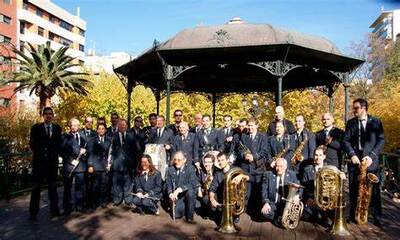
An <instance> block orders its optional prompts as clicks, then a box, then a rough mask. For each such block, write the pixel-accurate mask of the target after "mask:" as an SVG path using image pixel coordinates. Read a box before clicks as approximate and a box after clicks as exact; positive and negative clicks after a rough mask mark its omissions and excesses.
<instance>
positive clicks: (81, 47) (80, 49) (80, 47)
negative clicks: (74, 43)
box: [79, 44, 85, 52]
mask: <svg viewBox="0 0 400 240" xmlns="http://www.w3.org/2000/svg"><path fill="white" fill-rule="evenodd" d="M79 51H81V52H84V51H85V46H83V45H82V44H79Z"/></svg>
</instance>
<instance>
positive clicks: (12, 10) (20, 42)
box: [0, 0, 86, 108]
mask: <svg viewBox="0 0 400 240" xmlns="http://www.w3.org/2000/svg"><path fill="white" fill-rule="evenodd" d="M1 4H3V5H7V6H9V7H8V8H7V9H6V11H5V13H4V15H7V17H8V18H6V21H10V22H11V23H12V24H10V26H8V27H9V28H10V29H9V30H8V31H10V32H6V30H4V31H3V29H2V28H1V26H0V34H1V35H3V34H4V35H7V37H8V38H11V41H12V43H13V45H14V46H16V47H17V48H19V49H22V50H23V49H24V48H25V47H26V44H27V43H30V44H32V45H34V46H36V45H40V44H44V43H46V42H47V41H50V42H51V47H52V48H53V49H58V48H60V47H62V46H67V47H69V49H68V50H67V52H66V54H68V55H70V56H71V57H74V58H77V59H79V60H78V61H83V58H84V56H85V40H86V38H85V34H86V22H85V21H84V20H83V19H82V18H80V16H79V15H80V13H79V8H78V9H77V13H76V15H74V14H71V13H69V12H68V11H66V10H65V9H63V8H61V7H59V6H57V5H56V4H54V3H53V2H51V1H50V0H0V6H1V7H0V14H3V13H2V12H3V7H2V6H3V5H1ZM9 18H10V20H9ZM0 20H1V15H0ZM0 25H2V24H1V23H0ZM1 35H0V40H1ZM8 38H7V40H8ZM14 87H15V86H14ZM0 94H1V93H0ZM14 96H15V99H12V100H11V101H15V102H16V107H17V108H24V107H34V106H36V101H37V99H36V97H35V96H33V95H32V96H29V92H28V91H22V92H18V93H17V94H15V95H14ZM0 98H1V95H0Z"/></svg>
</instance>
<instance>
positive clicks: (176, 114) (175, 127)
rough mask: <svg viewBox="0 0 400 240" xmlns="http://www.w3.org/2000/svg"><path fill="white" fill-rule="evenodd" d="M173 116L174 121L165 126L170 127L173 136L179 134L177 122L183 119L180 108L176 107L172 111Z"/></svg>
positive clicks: (179, 122)
mask: <svg viewBox="0 0 400 240" xmlns="http://www.w3.org/2000/svg"><path fill="white" fill-rule="evenodd" d="M174 118H175V123H172V124H170V125H168V126H167V128H169V129H171V130H172V132H173V134H174V136H176V135H178V134H179V124H181V122H182V121H183V111H182V110H180V109H177V110H175V111H174Z"/></svg>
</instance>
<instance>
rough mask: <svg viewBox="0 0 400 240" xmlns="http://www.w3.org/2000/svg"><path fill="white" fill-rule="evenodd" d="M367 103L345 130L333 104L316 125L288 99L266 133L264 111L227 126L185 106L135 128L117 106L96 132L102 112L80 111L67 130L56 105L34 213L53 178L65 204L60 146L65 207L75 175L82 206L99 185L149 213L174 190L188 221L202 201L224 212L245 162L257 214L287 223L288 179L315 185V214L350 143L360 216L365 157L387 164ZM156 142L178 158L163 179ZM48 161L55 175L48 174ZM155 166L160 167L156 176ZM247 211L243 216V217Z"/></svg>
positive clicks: (176, 210) (44, 142) (43, 135)
mask: <svg viewBox="0 0 400 240" xmlns="http://www.w3.org/2000/svg"><path fill="white" fill-rule="evenodd" d="M367 111H368V103H367V101H365V100H364V99H356V100H355V101H354V102H353V113H354V118H352V119H351V120H349V121H348V122H347V123H346V129H345V131H343V130H341V129H340V128H338V127H336V126H334V118H333V115H332V114H331V113H325V114H323V116H322V125H323V128H322V129H321V130H320V131H318V132H316V133H313V132H311V131H310V130H308V129H307V128H306V127H305V126H306V119H305V117H304V116H303V115H297V116H296V118H295V122H294V124H293V123H292V122H291V121H290V120H288V119H286V118H285V115H284V109H283V107H281V106H278V107H276V109H275V119H274V120H273V121H272V122H271V123H270V124H269V126H268V128H267V132H266V133H262V132H260V131H259V123H258V120H257V119H255V118H250V119H240V120H238V121H237V126H236V127H234V126H233V119H232V116H230V115H224V116H223V126H222V127H221V128H219V129H217V128H213V127H212V126H211V125H212V124H211V122H212V118H211V116H210V115H207V114H205V115H202V114H201V113H197V114H196V115H195V116H194V122H195V125H194V126H193V127H190V126H189V124H188V123H187V122H185V121H184V120H183V119H184V118H183V111H182V110H176V111H175V112H174V118H175V121H174V123H172V124H170V125H168V126H166V124H165V118H164V117H163V116H161V115H156V114H150V115H149V123H150V125H149V126H147V127H145V128H142V126H143V118H142V117H136V118H135V119H134V127H133V128H132V129H128V128H127V121H126V120H124V119H120V118H119V116H118V115H117V114H112V115H111V126H110V127H109V128H108V129H106V126H105V123H102V122H101V123H100V124H98V126H97V132H95V131H94V130H92V129H91V128H92V124H93V119H92V118H91V117H88V118H86V119H85V127H84V128H83V129H82V130H80V131H79V121H78V120H77V119H71V121H70V132H68V133H66V134H64V135H61V128H60V127H59V126H58V125H57V124H55V123H52V116H53V112H52V110H51V108H46V109H45V110H44V111H43V117H44V123H41V124H37V125H35V126H33V127H32V130H31V147H32V151H33V154H34V161H33V166H34V168H33V169H34V172H33V173H34V183H35V184H34V188H33V190H32V198H31V206H30V212H31V216H32V217H36V214H37V211H38V207H37V206H38V192H40V185H41V184H42V182H43V181H44V180H45V179H47V181H48V182H51V183H52V184H49V185H48V186H49V194H50V202H51V204H50V206H51V213H52V214H54V215H57V214H58V205H57V193H56V191H55V183H54V182H55V178H56V176H57V159H56V158H57V157H58V155H61V156H62V158H63V166H64V168H63V170H64V171H63V172H64V174H63V176H64V211H65V212H67V213H68V212H70V211H72V210H73V208H72V204H71V186H72V181H73V178H75V191H74V192H75V194H74V203H75V204H74V206H75V209H76V210H80V209H82V208H84V207H85V206H87V205H86V201H85V199H86V198H85V194H87V192H86V191H88V192H89V193H90V191H91V192H92V194H93V193H94V194H95V197H93V199H95V201H92V203H90V204H92V205H93V206H94V207H96V206H99V205H101V206H103V207H106V205H107V201H108V196H109V195H110V189H112V194H111V195H112V201H113V203H114V204H115V205H119V204H121V203H123V202H125V203H126V204H128V205H131V204H133V205H135V206H136V208H137V209H138V212H139V213H143V212H147V210H149V212H151V213H153V214H158V212H159V210H158V207H157V206H158V201H162V200H163V199H164V200H167V202H170V203H173V204H171V205H170V208H169V210H170V212H171V214H172V215H173V216H174V217H175V218H180V217H183V216H185V217H186V219H187V221H188V222H193V216H194V212H195V209H196V206H200V208H201V209H203V211H202V214H203V215H208V216H206V217H210V218H214V219H218V217H216V216H218V215H219V213H218V211H217V210H216V209H221V204H222V199H221V198H222V195H223V194H222V191H223V179H224V175H225V174H226V173H227V172H228V171H230V169H231V168H233V167H238V168H241V169H242V170H243V171H244V172H245V173H246V174H245V175H239V176H238V178H240V179H245V180H246V181H248V187H247V190H248V191H247V201H248V202H249V203H251V204H248V212H249V214H255V215H258V216H259V217H261V218H265V219H269V220H271V221H274V222H276V223H278V222H277V219H279V216H280V215H281V214H282V211H283V207H284V204H282V201H281V199H282V198H284V197H285V195H286V194H287V187H288V184H289V183H290V182H293V183H300V184H303V185H304V186H306V188H305V189H304V194H303V197H301V195H302V194H300V197H299V199H298V201H303V202H304V204H305V207H306V209H308V210H306V211H305V212H309V213H310V214H309V215H310V216H311V215H313V216H314V215H315V205H313V198H314V196H313V194H311V193H313V190H310V188H312V187H313V186H311V185H312V184H311V182H312V180H313V178H314V177H315V174H316V172H317V171H318V170H319V169H320V168H321V167H323V166H326V165H333V166H335V167H337V168H338V169H342V166H343V165H344V162H343V154H344V153H346V154H347V156H348V157H349V158H350V159H351V161H350V163H349V164H348V172H349V193H350V216H349V220H354V214H355V206H356V204H357V203H356V201H357V194H358V184H359V181H358V176H359V174H360V171H359V165H360V162H361V161H366V163H367V166H368V171H369V172H373V173H375V174H378V171H379V155H380V152H381V150H382V147H383V144H384V135H383V127H382V123H381V122H380V120H379V119H378V118H375V117H372V116H371V115H368V112H367ZM49 126H50V130H48V127H49ZM48 131H50V133H48ZM148 143H153V144H161V145H163V147H164V148H165V150H166V151H167V155H168V159H169V161H168V165H169V167H168V169H167V171H166V173H165V175H166V177H165V179H164V180H160V179H159V178H160V177H159V173H158V172H157V170H155V169H153V168H154V166H153V164H152V160H151V157H150V156H148V155H143V152H144V149H145V147H144V146H145V145H146V144H148ZM213 152H214V154H213ZM215 152H218V153H219V154H215ZM77 163H78V164H77ZM210 163H211V164H210ZM213 163H214V165H215V166H213ZM48 170H51V171H48ZM43 171H45V172H46V174H45V175H43V174H38V173H42V172H43ZM149 171H150V172H151V173H152V174H151V175H152V176H153V177H152V178H151V180H149V179H150V178H149V175H148V173H149ZM88 174H89V175H91V176H92V177H91V178H92V184H88V181H87V175H88ZM148 181H150V182H148ZM238 181H239V180H237V179H236V180H234V182H238ZM160 182H161V183H160ZM53 183H54V184H53ZM310 184H311V185H310ZM77 185H79V186H77ZM86 185H90V187H87V186H86ZM88 189H89V190H88ZM90 189H91V190H90ZM301 192H303V191H301ZM372 195H373V196H372V203H371V208H372V211H371V212H372V215H373V216H374V223H375V224H377V225H379V224H380V223H379V216H380V214H381V206H380V205H381V203H380V197H379V196H380V192H379V185H375V186H374V188H373V193H372ZM196 199H197V200H198V202H197V204H196ZM146 209H147V210H146ZM144 210H146V211H144ZM328 215H329V214H328ZM238 221H239V220H238V218H236V219H235V222H238Z"/></svg>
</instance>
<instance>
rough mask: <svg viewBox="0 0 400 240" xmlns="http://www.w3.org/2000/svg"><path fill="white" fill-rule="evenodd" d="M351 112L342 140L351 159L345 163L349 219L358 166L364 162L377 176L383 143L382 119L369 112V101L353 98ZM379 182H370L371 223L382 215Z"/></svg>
mask: <svg viewBox="0 0 400 240" xmlns="http://www.w3.org/2000/svg"><path fill="white" fill-rule="evenodd" d="M353 113H354V118H352V119H350V120H349V121H348V122H347V123H346V130H345V134H344V140H343V144H344V148H345V151H346V153H347V154H348V156H349V157H350V158H351V163H349V164H348V172H349V193H350V194H349V197H350V217H351V218H354V216H355V209H356V206H357V197H358V188H359V175H360V165H361V163H362V162H364V161H365V162H366V166H367V172H370V173H373V174H375V175H377V176H378V174H379V172H380V169H379V155H380V153H381V151H382V149H383V145H384V142H385V139H384V133H383V126H382V122H381V121H380V120H379V119H378V118H376V117H373V116H371V115H369V114H368V102H367V101H366V100H364V99H356V100H354V101H353ZM379 185H380V184H379V183H377V184H374V185H373V188H372V195H371V204H370V210H372V211H371V213H372V215H373V217H374V224H375V225H377V226H380V224H381V223H380V216H381V214H382V203H381V195H380V186H379ZM351 220H354V219H351Z"/></svg>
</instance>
